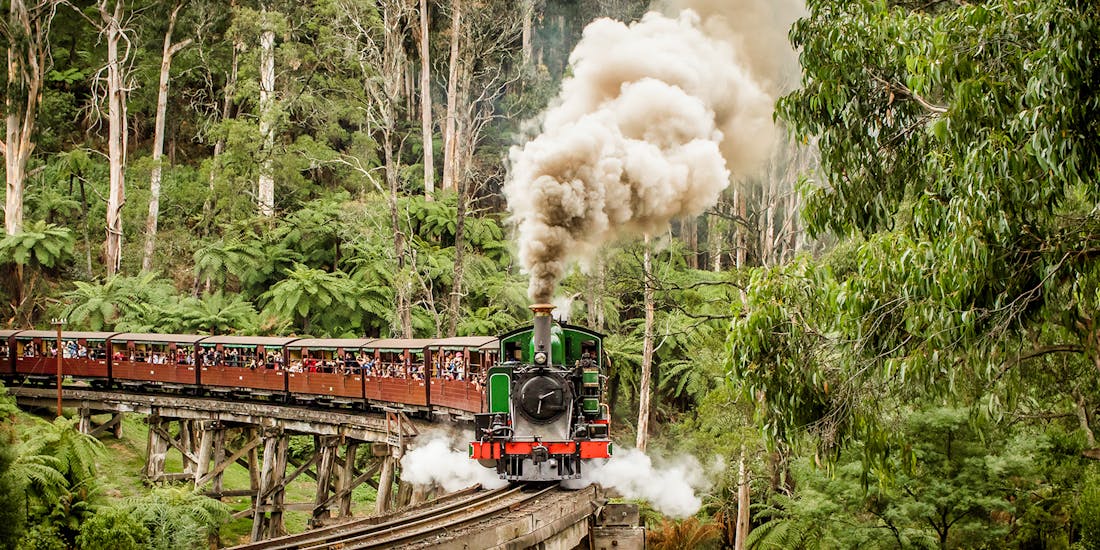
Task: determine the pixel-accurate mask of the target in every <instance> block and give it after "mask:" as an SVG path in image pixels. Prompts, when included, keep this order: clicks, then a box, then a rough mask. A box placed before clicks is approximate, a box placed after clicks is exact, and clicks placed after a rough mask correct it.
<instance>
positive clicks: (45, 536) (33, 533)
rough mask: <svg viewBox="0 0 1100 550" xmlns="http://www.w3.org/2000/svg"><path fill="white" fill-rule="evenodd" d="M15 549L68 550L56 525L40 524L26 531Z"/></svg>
mask: <svg viewBox="0 0 1100 550" xmlns="http://www.w3.org/2000/svg"><path fill="white" fill-rule="evenodd" d="M15 547H16V548H17V549H18V550H68V548H69V545H68V543H66V542H65V539H64V538H63V537H62V536H61V531H60V530H59V529H58V528H57V526H56V525H53V524H49V523H40V524H37V525H34V526H32V527H31V528H30V529H27V532H26V533H24V534H23V537H22V538H20V539H19V543H18V544H17V545H16V546H15Z"/></svg>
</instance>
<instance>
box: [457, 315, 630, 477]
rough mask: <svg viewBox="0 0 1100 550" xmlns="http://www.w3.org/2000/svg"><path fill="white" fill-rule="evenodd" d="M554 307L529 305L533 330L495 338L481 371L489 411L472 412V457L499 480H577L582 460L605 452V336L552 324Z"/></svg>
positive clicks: (608, 420)
mask: <svg viewBox="0 0 1100 550" xmlns="http://www.w3.org/2000/svg"><path fill="white" fill-rule="evenodd" d="M553 309H554V306H553V305H550V304H536V305H533V306H531V310H532V311H534V313H535V318H534V324H533V326H532V327H524V328H520V329H517V330H514V331H512V332H509V333H506V334H504V335H502V336H500V353H501V356H500V358H501V362H500V363H498V364H497V365H495V366H493V367H491V368H490V369H489V370H488V372H487V378H486V385H485V392H486V402H487V409H486V411H487V412H485V413H482V414H477V415H474V426H475V430H476V434H477V437H478V439H477V441H473V442H471V443H470V446H469V454H470V458H471V459H474V460H477V461H478V462H480V463H481V464H482V465H483V466H485V467H488V468H496V470H497V473H498V474H499V475H500V477H501V478H502V479H507V480H510V481H559V480H564V479H577V478H580V477H581V475H582V471H581V468H582V464H583V461H584V460H587V459H596V458H610V456H611V452H612V449H611V440H610V433H609V432H610V425H611V418H610V414H609V411H608V407H607V405H606V404H604V403H602V402H601V395H602V393H603V383H604V380H605V377H604V376H603V375H602V373H601V370H602V369H601V360H602V359H601V358H602V357H603V337H602V335H600V334H599V333H597V332H593V331H590V330H587V329H584V328H582V327H577V326H572V325H564V324H558V323H555V322H554V320H553V318H552V317H551V311H553Z"/></svg>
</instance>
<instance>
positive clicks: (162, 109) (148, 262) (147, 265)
mask: <svg viewBox="0 0 1100 550" xmlns="http://www.w3.org/2000/svg"><path fill="white" fill-rule="evenodd" d="M186 3H187V0H180V1H179V2H178V3H177V4H176V5H175V7H174V8H172V12H171V14H169V15H168V30H166V31H164V47H163V49H162V51H161V58H160V85H159V86H158V87H157V114H156V121H155V122H154V124H155V130H154V134H153V171H152V174H151V175H150V176H149V216H148V218H146V220H145V253H144V254H143V255H142V257H141V269H142V270H143V271H149V270H151V269H153V251H154V250H155V248H156V241H157V218H158V217H159V215H160V180H161V171H162V169H163V166H162V164H161V157H162V156H163V155H164V123H165V120H164V119H165V116H166V115H167V113H168V77H169V76H170V73H171V69H172V57H173V56H174V55H176V53H177V52H179V51H180V50H182V49H183V48H186V47H187V46H189V45H190V44H191V42H193V39H192V38H186V39H184V40H181V41H179V42H175V43H173V42H172V32H173V31H174V30H175V28H176V20H177V18H178V17H179V13H180V10H181V9H183V6H184V5H185V4H186Z"/></svg>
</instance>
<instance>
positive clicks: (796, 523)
mask: <svg viewBox="0 0 1100 550" xmlns="http://www.w3.org/2000/svg"><path fill="white" fill-rule="evenodd" d="M896 428H897V429H898V431H900V432H902V434H903V435H902V437H901V439H902V440H904V441H905V442H907V444H908V447H906V448H901V449H896V450H895V452H893V453H892V454H891V458H890V460H891V461H893V462H894V468H893V472H894V474H893V475H891V476H888V477H882V478H879V479H878V480H875V481H872V482H870V483H868V479H867V477H866V471H865V470H864V468H863V464H862V461H863V459H862V457H861V456H860V455H861V454H862V453H863V452H864V450H863V449H859V448H850V449H848V450H845V451H843V452H842V453H841V456H840V457H839V458H838V460H837V461H836V463H835V464H834V465H833V466H832V467H831V468H829V469H827V470H825V469H821V468H818V467H816V466H814V465H812V464H811V463H810V460H808V459H800V460H798V461H797V462H796V464H795V467H794V468H793V471H794V473H795V476H796V477H797V479H798V489H797V490H796V492H795V493H794V494H793V495H785V494H783V493H777V494H773V495H771V496H770V497H769V500H768V502H767V503H763V504H759V505H754V509H755V510H756V512H755V516H754V521H762V522H763V523H762V525H760V526H759V527H757V528H756V529H755V530H754V531H753V533H752V534H751V535H750V537H749V543H750V547H753V548H822V547H824V548H829V547H844V548H854V547H859V548H958V547H967V548H1002V547H1009V546H1011V547H1066V546H1067V538H1066V537H1065V534H1066V533H1067V527H1068V525H1067V524H1066V519H1067V518H1066V516H1065V515H1062V516H1061V520H1060V521H1051V520H1048V521H1047V524H1046V525H1045V526H1042V528H1041V529H1039V530H1040V531H1043V533H1044V534H1043V535H1040V536H1036V534H1035V533H1036V530H1035V527H1036V524H1035V523H1034V522H1033V521H1032V520H1031V519H1029V518H1034V517H1036V514H1037V513H1043V511H1044V510H1049V507H1050V502H1049V499H1048V497H1050V496H1054V495H1057V494H1062V498H1058V497H1055V498H1056V499H1058V500H1060V501H1062V502H1065V501H1066V500H1067V499H1066V498H1065V494H1066V493H1067V492H1065V489H1068V488H1063V489H1058V488H1054V487H1050V486H1049V485H1048V483H1049V482H1050V480H1051V478H1052V477H1053V476H1052V475H1051V471H1049V470H1047V469H1046V468H1044V467H1043V460H1047V459H1049V458H1054V457H1058V459H1060V460H1065V459H1066V458H1067V455H1063V454H1060V453H1058V452H1054V451H1052V450H1050V449H1048V448H1047V447H1045V446H1044V445H1043V444H1042V441H1043V438H1042V437H1036V435H1037V434H1036V433H1035V432H1034V431H1032V430H1030V429H1023V430H1014V429H1004V428H997V427H994V426H992V425H988V424H984V423H982V422H980V421H978V422H975V421H974V419H972V418H971V417H970V416H969V415H968V414H967V412H966V411H963V410H959V409H952V408H930V409H928V410H923V411H916V412H912V413H909V414H906V415H904V417H902V418H898V420H897V423H896ZM1036 443H1039V444H1038V445H1036ZM1069 456H1073V455H1069ZM1048 491H1049V492H1050V493H1051V494H1048V495H1047V496H1046V497H1044V496H1043V493H1046V492H1048ZM1052 519H1053V518H1052ZM1029 532H1030V534H1028V533H1029ZM1059 534H1060V535H1061V538H1060V539H1059V537H1058V535H1059Z"/></svg>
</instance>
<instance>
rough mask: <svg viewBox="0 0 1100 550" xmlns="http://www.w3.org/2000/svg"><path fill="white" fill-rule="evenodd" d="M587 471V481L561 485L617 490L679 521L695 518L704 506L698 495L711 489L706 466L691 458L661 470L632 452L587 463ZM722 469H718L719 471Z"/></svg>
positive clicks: (640, 455) (567, 482) (646, 457)
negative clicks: (595, 485)
mask: <svg viewBox="0 0 1100 550" xmlns="http://www.w3.org/2000/svg"><path fill="white" fill-rule="evenodd" d="M585 467H586V468H587V469H586V470H584V477H582V478H581V479H578V480H569V481H565V482H562V485H563V486H565V487H566V488H569V489H580V488H582V487H587V486H588V485H591V484H593V483H598V484H600V485H601V486H603V487H604V488H614V489H616V490H618V491H619V492H620V493H622V495H623V496H624V497H626V498H629V499H636V500H644V501H646V502H648V503H649V504H650V505H651V506H653V508H655V509H656V510H657V511H659V512H661V513H662V514H664V515H666V516H669V517H672V518H677V519H682V518H686V517H689V516H692V515H695V513H696V512H698V511H699V508H701V507H702V506H703V501H702V499H701V498H700V497H699V496H698V495H699V493H700V492H702V491H704V490H705V489H707V488H709V487H710V486H711V482H710V481H709V479H708V478H709V476H708V475H707V474H706V472H705V471H704V468H703V466H702V465H701V464H700V463H699V461H698V460H696V459H694V458H693V457H690V456H689V457H685V458H683V459H681V460H679V461H677V462H675V463H673V464H669V465H667V466H660V467H659V466H655V465H654V464H653V461H652V460H651V459H650V458H649V457H648V456H646V454H645V453H643V452H642V451H639V450H637V449H629V450H626V451H621V452H617V453H616V454H615V456H613V457H611V458H610V459H608V460H606V461H603V462H602V463H601V462H598V461H592V462H587V463H585ZM721 467H722V466H721V465H720V464H719V465H716V468H718V469H721Z"/></svg>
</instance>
